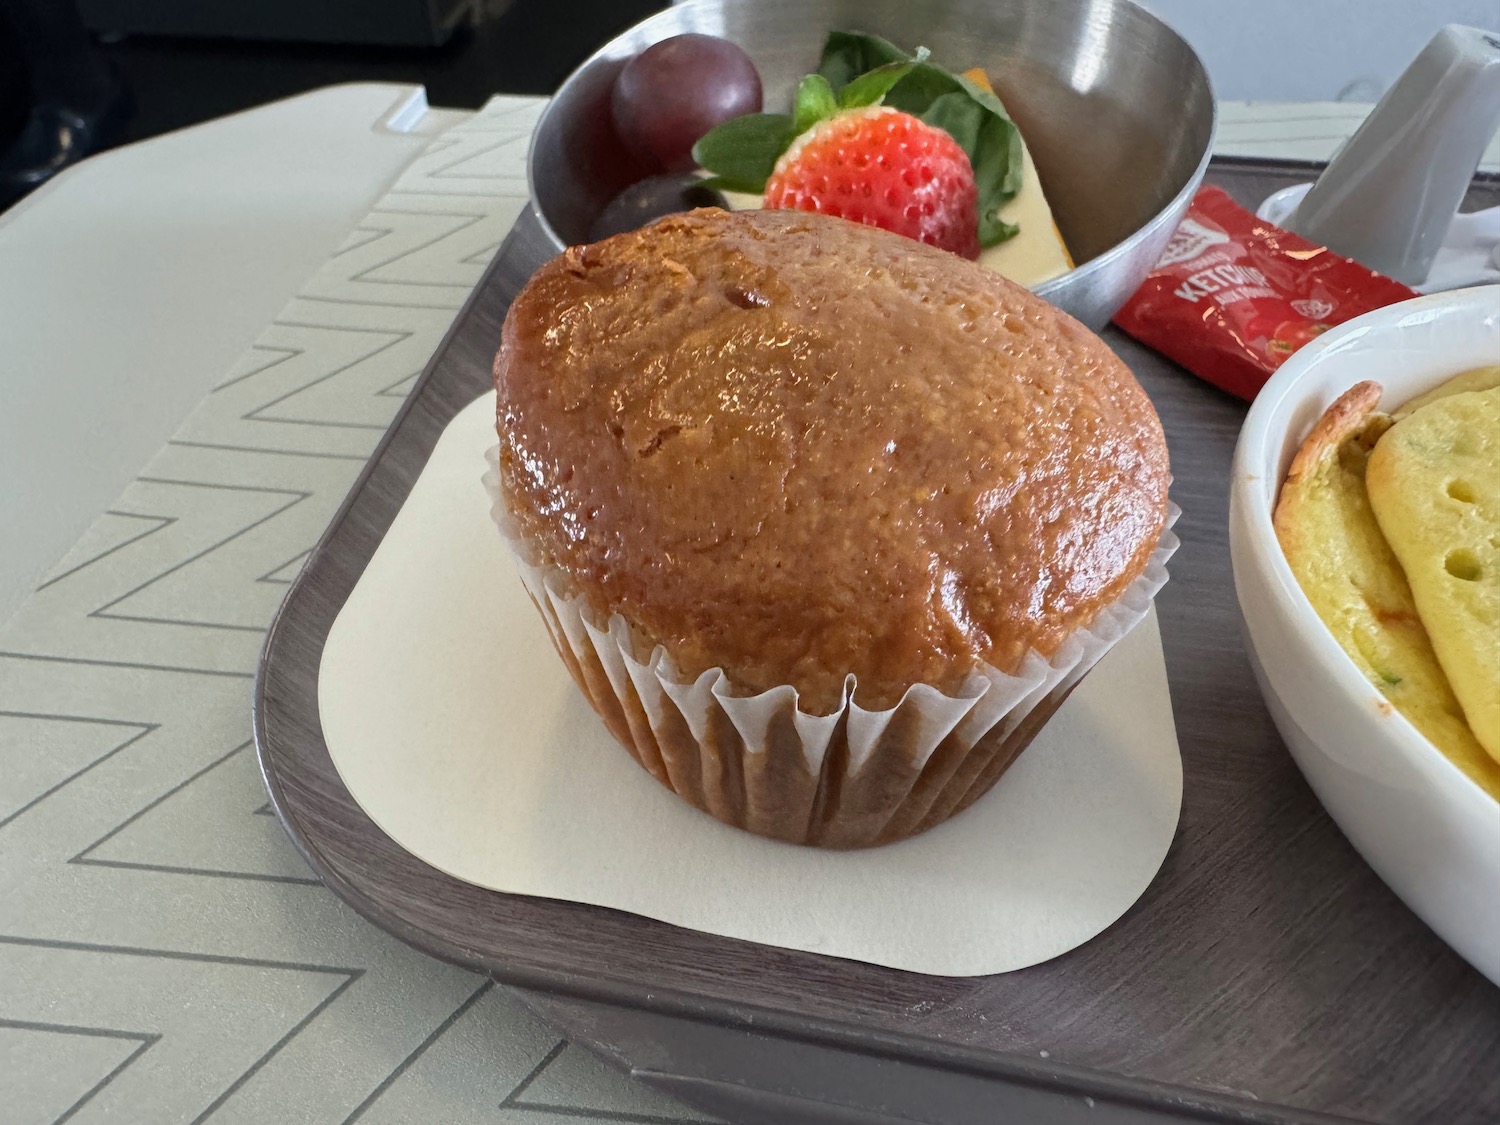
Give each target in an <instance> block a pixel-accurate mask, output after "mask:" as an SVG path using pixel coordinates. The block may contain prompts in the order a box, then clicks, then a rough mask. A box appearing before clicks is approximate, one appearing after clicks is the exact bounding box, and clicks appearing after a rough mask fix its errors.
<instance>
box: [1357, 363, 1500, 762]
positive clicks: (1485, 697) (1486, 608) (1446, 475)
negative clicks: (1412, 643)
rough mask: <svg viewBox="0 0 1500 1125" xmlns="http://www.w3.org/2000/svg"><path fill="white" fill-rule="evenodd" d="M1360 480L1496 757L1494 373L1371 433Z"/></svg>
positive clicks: (1499, 554) (1499, 675)
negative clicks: (1381, 432) (1379, 433)
mask: <svg viewBox="0 0 1500 1125" xmlns="http://www.w3.org/2000/svg"><path fill="white" fill-rule="evenodd" d="M1487 370H1488V371H1490V372H1494V373H1495V374H1496V375H1500V368H1490V369H1487ZM1488 378H1489V376H1487V375H1485V373H1484V372H1474V373H1470V375H1469V376H1466V377H1465V379H1466V382H1465V383H1464V384H1463V385H1462V386H1468V387H1472V386H1475V385H1482V384H1483V382H1484V381H1485V380H1487V379H1488ZM1450 386H1451V384H1450ZM1366 483H1367V487H1368V489H1369V495H1370V504H1371V506H1372V507H1373V509H1374V512H1375V517H1376V519H1377V520H1379V522H1380V529H1381V531H1382V532H1384V533H1385V538H1386V540H1387V541H1388V542H1389V543H1390V545H1391V549H1392V550H1393V551H1394V552H1395V554H1396V557H1397V558H1398V559H1399V560H1400V561H1401V567H1402V569H1403V570H1404V571H1405V572H1406V577H1407V580H1408V581H1409V582H1410V583H1411V589H1412V594H1413V596H1414V598H1415V600H1416V606H1417V611H1418V613H1419V614H1420V615H1421V617H1422V622H1423V624H1424V625H1425V626H1426V628H1427V632H1428V634H1429V635H1430V636H1431V638H1432V647H1433V649H1434V651H1435V652H1436V653H1437V658H1438V661H1439V663H1440V664H1441V665H1442V666H1443V671H1444V672H1446V673H1447V676H1448V682H1449V683H1450V684H1452V686H1453V693H1454V695H1456V696H1457V697H1458V701H1459V703H1460V704H1461V705H1462V706H1463V710H1464V714H1465V715H1466V716H1467V718H1468V721H1469V726H1470V728H1471V729H1472V730H1473V732H1474V735H1475V737H1476V738H1477V739H1478V740H1479V743H1480V745H1482V746H1483V747H1484V748H1485V749H1486V750H1488V751H1489V752H1490V754H1491V756H1493V757H1494V758H1496V759H1500V380H1497V381H1494V382H1492V383H1491V386H1490V389H1487V390H1463V389H1462V387H1458V388H1455V390H1454V392H1453V393H1450V394H1448V395H1446V396H1442V397H1437V398H1435V399H1433V398H1429V399H1428V400H1427V401H1426V402H1424V403H1422V404H1419V405H1418V406H1417V408H1416V409H1415V410H1414V411H1413V412H1412V413H1411V414H1409V415H1408V416H1407V417H1405V418H1403V419H1402V420H1401V421H1399V422H1397V423H1396V424H1395V425H1394V426H1393V427H1391V430H1390V432H1389V433H1387V434H1386V435H1385V436H1384V437H1383V438H1381V439H1380V442H1379V444H1377V445H1376V447H1375V452H1374V453H1373V454H1372V456H1371V457H1370V465H1369V471H1368V474H1367V482H1366Z"/></svg>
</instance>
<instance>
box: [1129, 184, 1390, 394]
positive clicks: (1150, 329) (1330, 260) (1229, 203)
mask: <svg viewBox="0 0 1500 1125" xmlns="http://www.w3.org/2000/svg"><path fill="white" fill-rule="evenodd" d="M1416 295H1417V294H1416V292H1415V291H1414V290H1412V289H1408V288H1407V287H1406V286H1405V285H1402V284H1401V283H1400V282H1398V281H1393V280H1391V279H1390V278H1388V277H1386V276H1385V275H1383V274H1378V273H1376V272H1375V271H1374V270H1370V269H1366V268H1365V267H1364V266H1362V265H1360V264H1359V263H1358V262H1351V261H1350V260H1349V259H1348V258H1341V257H1339V256H1338V255H1337V254H1335V253H1334V252H1333V251H1331V250H1327V249H1325V248H1323V247H1321V246H1318V245H1317V244H1316V243H1313V242H1309V241H1308V240H1307V239H1305V238H1303V237H1302V236H1301V235H1297V234H1293V233H1292V232H1291V231H1286V230H1282V229H1281V228H1280V227H1276V226H1272V225H1271V224H1270V223H1268V222H1265V221H1264V220H1262V219H1258V218H1256V217H1255V216H1254V215H1253V214H1251V213H1250V212H1249V211H1246V210H1245V209H1244V208H1243V207H1241V206H1240V205H1239V204H1238V203H1236V202H1234V200H1232V199H1230V198H1229V196H1228V194H1227V193H1226V192H1224V191H1223V189H1221V188H1216V187H1206V188H1203V189H1202V190H1200V191H1199V192H1198V194H1197V195H1196V196H1194V197H1193V202H1192V204H1191V205H1190V206H1189V207H1188V213H1187V217H1186V218H1184V219H1183V221H1182V225H1181V226H1179V227H1178V228H1177V233H1176V234H1174V235H1173V236H1172V241H1171V242H1170V243H1168V244H1167V249H1166V252H1165V253H1164V254H1163V255H1162V256H1161V261H1159V262H1157V263H1156V268H1155V269H1154V270H1152V271H1151V274H1150V276H1148V277H1147V278H1146V282H1145V284H1144V285H1142V286H1141V287H1140V289H1138V290H1136V293H1135V295H1134V296H1133V297H1131V298H1130V300H1129V301H1128V302H1126V304H1125V307H1124V308H1123V309H1121V310H1120V311H1119V313H1117V314H1116V315H1115V323H1116V324H1117V325H1119V326H1120V327H1121V328H1122V329H1124V330H1125V331H1126V332H1128V333H1130V335H1132V336H1134V337H1135V338H1136V339H1137V340H1139V341H1140V342H1141V343H1143V344H1145V345H1146V346H1147V347H1150V348H1154V349H1156V350H1157V351H1159V352H1161V353H1162V354H1163V355H1165V356H1166V357H1167V358H1169V359H1172V360H1175V361H1176V362H1178V363H1180V364H1182V366H1184V367H1186V368H1187V369H1188V370H1189V371H1191V372H1192V373H1193V374H1194V375H1197V376H1198V377H1199V378H1201V379H1206V380H1207V381H1208V382H1210V383H1212V384H1213V385H1214V386H1216V387H1219V388H1221V389H1222V390H1226V391H1228V392H1229V393H1230V394H1232V395H1238V396H1239V397H1240V398H1243V399H1252V398H1254V397H1255V395H1256V392H1258V391H1259V390H1260V389H1261V387H1263V386H1264V385H1265V382H1266V380H1267V379H1269V378H1270V377H1271V373H1272V372H1273V371H1275V370H1276V369H1277V368H1278V367H1280V366H1281V365H1282V363H1284V362H1285V361H1286V359H1287V357H1288V356H1290V355H1291V354H1292V353H1293V352H1294V351H1296V350H1297V349H1298V348H1300V347H1301V346H1302V345H1303V344H1305V343H1307V342H1308V341H1309V340H1311V339H1312V338H1313V337H1314V336H1317V335H1318V334H1319V333H1322V332H1326V331H1327V330H1328V329H1330V328H1332V327H1333V326H1334V325H1336V324H1342V323H1343V322H1344V321H1346V320H1350V319H1352V318H1354V317H1356V316H1359V315H1360V314H1361V313H1367V312H1369V311H1370V310H1371V309H1378V308H1381V307H1382V306H1384V305H1392V304H1395V303H1396V302H1397V301H1404V300H1406V299H1407V298H1409V297H1415V296H1416Z"/></svg>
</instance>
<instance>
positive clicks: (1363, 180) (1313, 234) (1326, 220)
mask: <svg viewBox="0 0 1500 1125" xmlns="http://www.w3.org/2000/svg"><path fill="white" fill-rule="evenodd" d="M1497 127H1500V36H1497V35H1496V34H1495V33H1493V32H1488V31H1482V30H1480V29H1478V28H1472V27H1462V26H1459V25H1458V24H1450V25H1449V26H1448V27H1445V28H1444V29H1443V30H1442V31H1440V32H1438V34H1437V35H1436V36H1435V37H1434V38H1433V40H1432V42H1430V43H1429V44H1428V45H1427V46H1426V47H1425V48H1423V50H1422V53H1421V54H1419V55H1418V56H1417V57H1416V59H1415V61H1413V62H1412V64H1411V65H1410V66H1409V67H1407V68H1406V71H1405V72H1404V73H1403V74H1402V75H1401V77H1400V78H1399V79H1398V80H1397V82H1396V84H1395V85H1394V86H1393V87H1391V90H1390V92H1389V93H1387V94H1386V96H1385V97H1384V98H1382V99H1381V101H1380V104H1379V105H1377V106H1376V107H1375V110H1374V112H1372V113H1371V114H1370V116H1369V117H1368V118H1366V119H1365V123H1364V124H1363V125H1361V126H1360V128H1359V131H1358V132H1356V133H1355V134H1354V136H1353V137H1351V138H1350V139H1349V143H1348V144H1347V145H1345V146H1344V148H1343V149H1342V150H1341V151H1340V152H1339V153H1338V154H1337V155H1336V156H1335V157H1334V158H1333V160H1332V162H1331V163H1330V164H1329V165H1328V168H1327V169H1326V170H1325V171H1324V172H1323V174H1322V175H1321V176H1320V177H1319V178H1318V181H1317V183H1315V184H1314V185H1313V186H1312V189H1311V190H1310V191H1309V192H1308V193H1307V195H1306V197H1305V198H1304V199H1303V200H1302V202H1301V204H1300V205H1299V206H1298V207H1297V209H1296V211H1295V212H1294V213H1293V214H1292V215H1291V217H1290V218H1289V219H1288V220H1287V222H1286V224H1285V225H1286V226H1287V227H1288V228H1289V229H1291V230H1294V231H1296V232H1297V233H1298V234H1300V235H1302V236H1304V237H1305V238H1309V239H1311V240H1312V241H1314V242H1317V243H1319V244H1320V245H1323V246H1327V247H1329V248H1330V249H1332V250H1334V251H1336V252H1337V253H1340V254H1342V255H1344V256H1345V257H1348V258H1353V259H1355V260H1356V261H1358V262H1362V263H1363V264H1365V265H1367V266H1369V267H1370V268H1371V269H1374V270H1379V271H1380V272H1381V273H1384V274H1387V275H1389V276H1390V277H1394V278H1395V279H1396V280H1398V281H1403V282H1405V283H1406V284H1408V285H1412V286H1420V285H1422V284H1423V283H1424V282H1426V281H1427V279H1428V273H1429V271H1430V270H1431V268H1432V264H1433V261H1434V259H1435V258H1436V257H1437V254H1438V250H1439V248H1440V247H1441V246H1442V245H1443V240H1444V238H1445V236H1446V235H1447V234H1448V230H1449V227H1450V226H1451V225H1452V223H1453V218H1454V215H1455V214H1456V213H1457V211H1458V205H1459V202H1460V201H1461V200H1462V199H1463V197H1464V193H1465V192H1466V191H1467V190H1468V186H1469V182H1470V180H1471V179H1472V178H1473V175H1474V170H1475V168H1476V167H1478V165H1479V159H1480V157H1481V156H1482V155H1483V153H1484V149H1485V146H1486V145H1487V144H1488V143H1489V141H1490V138H1491V137H1492V136H1494V134H1495V130H1496V128H1497Z"/></svg>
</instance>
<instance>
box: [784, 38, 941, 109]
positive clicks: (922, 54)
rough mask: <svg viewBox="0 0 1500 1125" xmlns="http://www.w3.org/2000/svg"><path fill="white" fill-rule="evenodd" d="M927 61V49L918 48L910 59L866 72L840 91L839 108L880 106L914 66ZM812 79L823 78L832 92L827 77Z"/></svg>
mask: <svg viewBox="0 0 1500 1125" xmlns="http://www.w3.org/2000/svg"><path fill="white" fill-rule="evenodd" d="M926 61H927V48H926V47H918V48H917V53H916V54H915V55H913V56H912V57H911V58H910V59H907V60H905V61H903V62H892V63H886V64H885V65H884V66H877V67H876V68H875V69H874V70H868V71H866V72H865V73H864V74H861V75H860V76H859V77H858V78H855V79H853V80H851V81H850V82H849V83H847V84H846V85H845V86H844V87H843V89H841V90H840V91H839V95H838V97H839V108H840V109H863V108H864V107H865V106H867V105H880V104H881V102H883V101H884V100H885V96H886V95H887V94H889V93H890V92H891V90H892V89H894V88H895V87H896V86H897V85H898V84H899V83H900V82H901V80H902V79H904V78H905V77H906V76H907V75H908V74H910V73H911V72H912V68H913V67H914V66H917V65H918V64H920V63H924V62H926ZM811 77H817V78H822V79H823V80H824V82H825V83H827V84H828V88H829V90H830V92H831V91H832V89H833V84H832V83H831V82H828V78H827V76H826V75H823V74H817V75H813V76H811Z"/></svg>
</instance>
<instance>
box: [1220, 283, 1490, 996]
mask: <svg viewBox="0 0 1500 1125" xmlns="http://www.w3.org/2000/svg"><path fill="white" fill-rule="evenodd" d="M1496 363H1500V286H1485V287H1481V288H1477V289H1462V290H1456V291H1454V292H1449V293H1440V294H1436V295H1433V296H1430V297H1420V298H1417V299H1416V300H1412V301H1406V302H1403V303H1401V304H1399V305H1391V306H1389V307H1387V308H1384V309H1380V310H1377V311H1376V312H1373V313H1369V314H1367V315H1365V316H1362V317H1359V318H1358V319H1356V320H1352V321H1350V322H1349V323H1347V324H1345V325H1342V326H1341V327H1339V328H1336V329H1334V330H1333V331H1331V332H1328V333H1327V334H1325V335H1323V336H1321V337H1319V338H1318V339H1317V340H1315V341H1313V342H1312V343H1310V344H1308V345H1306V346H1305V347H1303V348H1302V349H1300V350H1299V351H1298V352H1297V353H1296V354H1295V355H1293V356H1292V357H1291V358H1290V359H1289V360H1288V361H1287V362H1286V364H1285V365H1283V366H1282V368H1281V369H1280V370H1279V371H1277V373H1276V374H1275V375H1274V376H1273V377H1272V379H1271V381H1270V382H1269V383H1267V384H1266V386H1265V388H1264V389H1263V390H1262V391H1261V392H1260V395H1259V396H1258V397H1257V398H1256V400H1255V403H1254V405H1253V406H1252V407H1251V409H1250V414H1249V416H1248V417H1247V418H1246V420H1245V427H1244V429H1243V430H1242V431H1241V433H1240V440H1239V446H1238V448H1237V449H1236V450H1235V457H1234V472H1233V479H1232V481H1231V485H1230V507H1229V541H1230V554H1231V558H1232V561H1233V565H1234V582H1235V590H1236V592H1237V594H1238V596H1239V604H1240V613H1241V616H1242V617H1243V619H1244V628H1245V638H1246V644H1247V646H1248V648H1249V652H1250V659H1251V663H1252V664H1253V666H1254V668H1255V674H1256V677H1257V679H1258V680H1259V682H1260V689H1261V692H1262V694H1264V696H1265V698H1266V704H1267V706H1268V707H1269V708H1270V711H1271V715H1272V718H1274V719H1275V722H1276V726H1277V728H1278V729H1279V730H1280V731H1281V736H1282V738H1283V739H1285V741H1286V744H1287V746H1288V748H1290V750H1291V752H1292V757H1293V758H1295V759H1296V762H1297V765H1298V766H1299V767H1300V768H1301V770H1302V772H1303V774H1304V775H1306V777H1307V780H1308V782H1309V783H1310V784H1311V785H1312V787H1313V790H1314V791H1315V792H1316V793H1317V795H1318V798H1319V799H1320V800H1321V801H1322V802H1323V804H1324V806H1325V807H1326V808H1327V809H1328V811H1329V813H1330V814H1331V815H1332V816H1333V819H1334V820H1335V821H1336V822H1337V823H1338V825H1339V827H1340V828H1342V829H1343V830H1344V833H1345V835H1347V836H1348V837H1349V839H1350V841H1352V842H1353V844H1354V846H1355V847H1356V848H1357V849H1359V852H1360V854H1361V855H1363V856H1364V858H1365V859H1366V860H1367V861H1368V862H1369V864H1370V866H1371V867H1373V868H1374V869H1375V870H1376V872H1378V873H1379V875H1380V877H1381V878H1382V879H1384V880H1385V881H1386V883H1387V884H1389V885H1390V887H1391V889H1392V890H1394V891H1395V892H1396V893H1397V894H1398V895H1400V896H1401V898H1402V899H1403V900H1404V901H1405V902H1406V904H1407V905H1408V906H1410V907H1411V909H1412V910H1414V911H1415V912H1416V913H1417V915H1418V916H1420V917H1421V918H1422V919H1423V921H1425V922H1426V923H1427V924H1428V925H1429V926H1431V927H1432V928H1433V929H1434V930H1435V931H1437V933H1438V935H1439V936H1440V937H1442V938H1443V940H1445V941H1446V942H1447V943H1448V944H1449V945H1451V946H1452V947H1453V948H1454V949H1455V950H1457V951H1458V952H1459V953H1460V954H1461V955H1462V956H1463V957H1465V958H1466V959H1467V960H1468V961H1469V962H1470V963H1471V964H1473V965H1474V966H1475V968H1477V969H1478V970H1479V971H1480V972H1482V973H1483V974H1484V975H1485V976H1487V977H1489V978H1490V980H1492V981H1494V982H1495V983H1497V984H1500V803H1497V802H1496V801H1494V800H1493V799H1492V798H1490V797H1489V796H1488V795H1487V794H1486V793H1485V792H1484V791H1483V790H1481V789H1480V788H1479V787H1478V786H1477V785H1475V784H1474V783H1473V782H1472V781H1470V780H1469V779H1468V778H1467V777H1466V776H1465V775H1464V774H1463V773H1461V772H1460V771H1459V769H1458V768H1457V767H1456V766H1454V765H1453V764H1452V763H1451V762H1449V761H1448V759H1447V758H1445V757H1444V756H1443V755H1442V753H1440V752H1439V751H1438V750H1437V749H1436V748H1435V747H1434V746H1433V745H1432V744H1431V743H1429V742H1428V741H1427V739H1426V738H1424V737H1423V736H1422V735H1421V734H1419V733H1418V732H1417V730H1416V728H1415V727H1413V726H1412V725H1411V724H1410V723H1409V722H1408V721H1407V720H1406V719H1405V718H1403V717H1402V716H1401V715H1400V714H1398V713H1397V712H1395V711H1394V710H1393V709H1392V708H1391V707H1390V705H1389V704H1387V703H1386V702H1385V700H1384V699H1383V698H1382V696H1381V695H1380V693H1379V692H1378V691H1377V690H1376V689H1375V687H1374V686H1373V685H1371V684H1370V683H1369V682H1368V681H1367V680H1366V679H1365V678H1364V676H1363V675H1362V674H1361V673H1360V671H1359V669H1358V668H1356V667H1355V665H1354V663H1353V661H1351V660H1350V659H1349V658H1348V657H1347V656H1345V654H1344V652H1343V650H1342V649H1341V648H1340V647H1339V644H1338V642H1337V641H1335V640H1334V638H1333V636H1332V634H1330V633H1329V632H1328V630H1327V629H1325V628H1324V627H1323V624H1322V622H1321V621H1320V620H1319V619H1318V616H1317V614H1316V613H1315V612H1314V611H1313V608H1312V605H1311V604H1310V603H1309V602H1308V600H1307V598H1306V596H1304V595H1303V593H1302V590H1301V588H1300V587H1299V586H1298V584H1297V580H1296V579H1295V578H1294V577H1293V576H1292V572H1291V568H1290V567H1289V566H1288V565H1287V561H1286V558H1285V556H1284V555H1283V554H1282V552H1281V547H1280V545H1279V544H1278V543H1277V540H1276V535H1275V533H1274V531H1273V529H1272V525H1271V513H1272V510H1273V508H1274V507H1275V503H1276V497H1277V494H1278V492H1279V490H1280V488H1281V482H1282V480H1283V479H1284V478H1285V476H1286V470H1287V466H1288V464H1289V463H1290V462H1291V459H1292V455H1293V454H1294V453H1295V452H1296V450H1297V447H1298V446H1299V445H1300V444H1301V443H1302V441H1303V439H1304V438H1305V437H1306V436H1307V433H1308V430H1309V429H1310V428H1311V427H1312V424H1313V423H1314V422H1315V421H1316V420H1317V418H1318V417H1319V416H1320V415H1321V414H1322V413H1323V411H1324V410H1325V409H1326V408H1327V407H1328V405H1329V404H1330V403H1331V402H1332V401H1333V400H1334V399H1335V398H1337V397H1338V396H1339V395H1340V394H1342V393H1343V392H1344V391H1345V390H1347V389H1348V388H1349V387H1351V386H1353V385H1354V384H1355V383H1358V382H1360V381H1361V380H1363V379H1373V380H1375V381H1376V382H1378V383H1380V384H1381V385H1382V386H1383V387H1384V388H1385V397H1384V399H1383V401H1382V408H1383V409H1392V408H1394V407H1395V406H1398V405H1399V404H1401V403H1402V402H1405V401H1406V400H1407V399H1409V398H1411V397H1413V396H1415V395H1418V394H1420V393H1422V392H1423V391H1426V390H1429V389H1431V388H1432V387H1434V386H1436V385H1437V384H1439V383H1441V382H1443V381H1444V380H1446V379H1447V378H1449V377H1450V376H1453V375H1456V374H1458V373H1459V372H1461V371H1465V370H1468V369H1469V368H1473V367H1480V366H1485V365H1488V364H1496Z"/></svg>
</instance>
